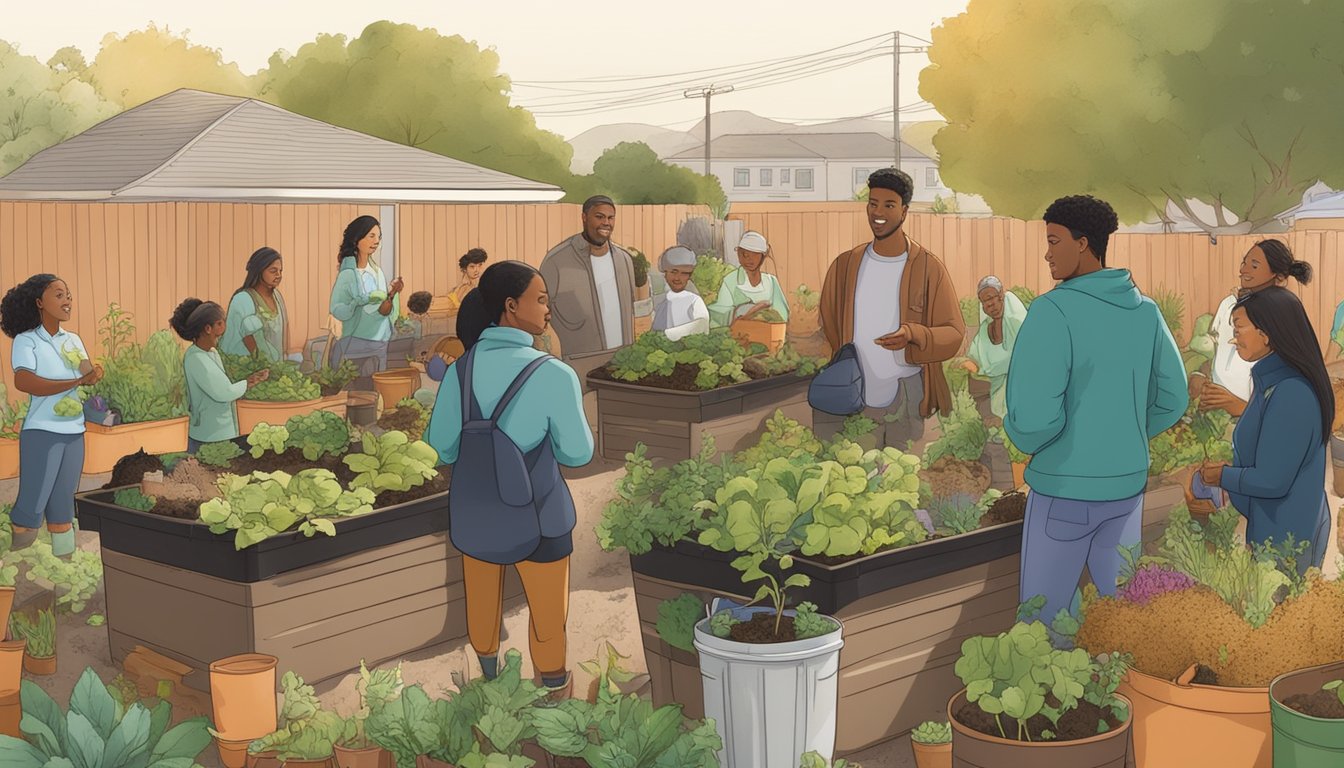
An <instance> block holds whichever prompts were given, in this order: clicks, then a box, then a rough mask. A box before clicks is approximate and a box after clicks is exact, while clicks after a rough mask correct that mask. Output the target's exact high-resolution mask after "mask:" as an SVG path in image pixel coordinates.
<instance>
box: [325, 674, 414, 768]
mask: <svg viewBox="0 0 1344 768" xmlns="http://www.w3.org/2000/svg"><path fill="white" fill-rule="evenodd" d="M402 688H403V684H402V680H401V665H400V664H398V665H397V666H395V667H393V668H391V669H375V670H372V671H370V670H369V668H368V667H367V666H365V664H364V660H363V659H360V660H359V682H357V683H355V691H356V692H357V693H358V694H359V711H357V712H356V713H355V714H353V715H351V716H350V717H349V718H347V719H346V721H345V729H344V732H343V733H342V735H341V739H340V745H341V746H343V747H348V748H350V749H367V748H368V747H371V746H373V742H372V741H371V740H370V739H369V737H368V729H367V723H368V719H369V717H371V716H372V715H373V713H374V711H375V710H381V709H382V708H383V707H385V706H387V705H388V704H390V703H391V702H393V701H396V700H397V699H398V698H399V697H400V696H401V691H402Z"/></svg>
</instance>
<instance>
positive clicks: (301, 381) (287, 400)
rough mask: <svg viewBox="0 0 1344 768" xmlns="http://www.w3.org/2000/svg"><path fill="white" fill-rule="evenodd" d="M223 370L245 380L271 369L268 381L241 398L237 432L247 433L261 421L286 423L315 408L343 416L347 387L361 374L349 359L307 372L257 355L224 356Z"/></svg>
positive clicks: (284, 362) (283, 361) (233, 377)
mask: <svg viewBox="0 0 1344 768" xmlns="http://www.w3.org/2000/svg"><path fill="white" fill-rule="evenodd" d="M222 358H223V361H224V371H225V373H227V374H228V376H229V379H230V380H232V381H242V380H243V379H246V378H247V377H248V376H251V375H252V374H254V373H256V372H258V371H261V370H263V369H265V370H268V371H270V376H269V377H268V378H267V379H266V381H263V382H260V383H258V384H256V385H255V386H253V387H251V388H249V389H248V390H247V394H246V395H244V396H243V397H242V398H241V399H240V400H238V404H237V408H238V433H239V434H241V435H247V434H250V433H251V432H252V430H253V429H256V427H257V425H258V424H283V423H285V422H286V421H288V420H289V419H290V418H292V417H294V416H302V415H304V414H307V413H312V412H313V411H329V412H331V413H334V414H335V415H337V416H341V417H344V416H345V409H346V400H347V395H346V394H345V393H344V392H343V390H344V389H345V387H346V386H347V385H348V384H349V383H350V382H352V381H354V380H355V378H356V377H357V376H358V375H359V369H358V367H357V366H356V365H355V363H354V362H352V361H350V360H346V361H343V362H342V363H341V364H340V365H339V366H338V367H336V368H322V369H319V370H316V371H313V372H312V373H308V374H305V373H303V372H302V370H301V369H300V366H299V364H298V363H294V362H291V361H288V360H267V359H266V358H263V357H258V356H255V355H223V356H222Z"/></svg>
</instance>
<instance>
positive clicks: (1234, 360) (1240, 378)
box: [1209, 295, 1255, 402]
mask: <svg viewBox="0 0 1344 768" xmlns="http://www.w3.org/2000/svg"><path fill="white" fill-rule="evenodd" d="M1236 304H1237V297H1236V296H1235V295H1233V296H1228V297H1227V298H1225V299H1223V303H1222V304H1219V305H1218V312H1217V314H1215V315H1214V316H1213V326H1212V328H1213V332H1214V334H1215V335H1216V336H1217V337H1218V341H1217V346H1215V347H1214V350H1213V364H1212V365H1210V366H1209V372H1210V373H1211V374H1212V376H1211V377H1210V378H1212V379H1213V383H1214V384H1217V385H1218V386H1220V387H1222V388H1224V389H1226V390H1227V391H1228V392H1231V393H1232V394H1234V395H1236V396H1237V397H1239V398H1241V399H1242V400H1245V401H1247V402H1249V401H1250V399H1251V386H1252V383H1251V368H1252V367H1254V365H1255V363H1248V362H1246V361H1245V360H1242V359H1241V355H1238V354H1237V348H1236V346H1234V345H1233V343H1232V342H1233V339H1232V332H1233V328H1232V309H1233V307H1235V306H1236Z"/></svg>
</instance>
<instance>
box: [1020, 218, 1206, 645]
mask: <svg viewBox="0 0 1344 768" xmlns="http://www.w3.org/2000/svg"><path fill="white" fill-rule="evenodd" d="M1045 222H1046V241H1047V243H1048V245H1047V249H1046V254H1045V260H1046V261H1047V262H1048V263H1049V264H1050V275H1051V277H1053V278H1054V279H1055V280H1058V281H1060V283H1059V285H1058V286H1056V287H1055V289H1054V290H1052V291H1050V292H1048V293H1046V294H1044V295H1043V296H1041V297H1040V298H1038V299H1037V300H1036V301H1034V302H1032V305H1031V308H1030V310H1028V312H1027V319H1026V320H1025V321H1024V322H1023V324H1022V329H1021V330H1020V331H1019V332H1018V336H1017V343H1016V345H1015V346H1014V347H1013V357H1012V362H1011V364H1010V366H1009V368H1008V395H1007V401H1008V416H1007V418H1006V419H1005V420H1004V427H1005V429H1006V430H1007V432H1008V436H1009V437H1010V438H1011V439H1012V441H1013V443H1014V444H1016V445H1017V447H1018V448H1019V449H1021V450H1022V452H1024V453H1027V454H1030V455H1031V462H1030V463H1029V464H1028V465H1027V472H1026V480H1027V484H1028V485H1029V486H1031V494H1030V495H1029V497H1028V500H1027V515H1026V521H1025V524H1024V528H1023V532H1022V577H1021V588H1020V592H1019V594H1020V597H1021V600H1022V601H1023V602H1025V601H1026V600H1028V599H1030V598H1032V597H1035V596H1037V595H1042V596H1044V597H1045V601H1046V602H1045V607H1044V609H1042V612H1041V616H1042V618H1043V619H1045V620H1046V622H1047V623H1048V622H1050V621H1051V620H1053V619H1054V618H1055V616H1056V615H1057V614H1058V612H1059V611H1060V610H1061V609H1069V608H1070V607H1071V601H1072V598H1073V595H1074V592H1075V590H1076V589H1077V586H1078V579H1079V577H1080V576H1081V575H1082V572H1083V566H1084V565H1086V566H1087V568H1088V571H1089V572H1090V573H1091V576H1092V580H1093V581H1094V582H1095V583H1096V585H1097V591H1098V592H1099V593H1100V594H1102V595H1112V594H1115V590H1116V583H1115V582H1116V579H1117V577H1118V576H1119V574H1120V568H1121V565H1122V563H1123V557H1122V556H1121V554H1120V548H1122V547H1133V546H1135V545H1137V544H1138V543H1139V539H1140V533H1141V527H1142V524H1143V491H1144V486H1145V485H1146V484H1147V480H1148V464H1149V457H1148V441H1149V440H1150V439H1152V437H1153V436H1154V435H1157V434H1159V433H1161V432H1163V431H1165V430H1167V429H1170V428H1171V427H1172V426H1174V425H1175V424H1176V422H1177V421H1179V420H1180V418H1181V416H1182V415H1183V414H1184V413H1185V409H1186V406H1187V405H1188V404H1189V393H1188V391H1187V389H1186V379H1185V367H1184V365H1183V364H1182V362H1181V355H1180V352H1179V351H1178V350H1177V348H1176V342H1175V340H1174V339H1173V338H1172V336H1171V331H1170V330H1169V329H1168V328H1167V324H1166V322H1165V321H1164V320H1163V319H1162V314H1161V313H1160V312H1159V311H1158V309H1157V305H1156V304H1154V303H1153V300H1152V299H1149V298H1147V297H1146V296H1144V295H1142V294H1141V293H1139V289H1138V287H1137V286H1135V285H1134V280H1133V278H1132V277H1131V276H1130V274H1129V271H1128V270H1124V269H1107V268H1106V243H1107V240H1108V239H1109V238H1110V236H1111V233H1113V232H1115V230H1116V228H1117V227H1118V225H1119V222H1118V220H1117V219H1116V215H1115V211H1114V210H1112V209H1111V206H1110V205H1108V204H1107V203H1105V202H1104V201H1102V200H1098V199H1096V198H1094V197H1090V196H1075V197H1065V198H1061V199H1059V200H1056V201H1055V202H1054V203H1052V204H1051V205H1050V207H1049V208H1048V209H1047V210H1046V212H1045Z"/></svg>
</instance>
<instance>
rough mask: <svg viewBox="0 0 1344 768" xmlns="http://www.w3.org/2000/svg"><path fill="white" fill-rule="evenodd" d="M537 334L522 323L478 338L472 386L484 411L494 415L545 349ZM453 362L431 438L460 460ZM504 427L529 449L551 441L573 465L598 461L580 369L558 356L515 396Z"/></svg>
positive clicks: (449, 457)
mask: <svg viewBox="0 0 1344 768" xmlns="http://www.w3.org/2000/svg"><path fill="white" fill-rule="evenodd" d="M532 343H533V339H532V335H531V334H529V333H527V332H526V331H522V330H519V329H517V328H500V327H497V326H492V327H490V328H486V329H485V332H484V333H482V334H481V338H480V340H479V341H477V342H476V346H475V347H474V349H475V350H476V364H475V365H474V367H473V370H472V389H473V390H474V393H475V395H476V402H477V403H478V404H479V405H480V408H481V415H483V416H485V417H486V418H489V417H490V415H491V414H492V413H493V412H494V410H495V405H496V404H498V403H499V399H500V398H501V397H503V396H504V390H506V389H508V387H509V384H511V383H513V380H514V379H515V378H517V376H518V374H519V373H522V371H523V368H525V367H527V364H528V363H530V362H532V361H533V360H535V359H537V358H538V357H540V356H541V355H543V354H545V353H543V352H541V351H538V350H536V349H533V348H532ZM457 366H458V363H456V362H455V363H453V364H452V365H451V366H449V367H448V372H447V373H446V374H445V375H444V377H443V382H442V383H441V384H440V385H439V394H438V397H437V399H436V400H435V401H434V412H433V415H432V416H430V418H429V428H428V429H427V430H426V432H425V434H426V438H425V441H426V442H428V443H429V444H430V445H432V446H434V449H435V450H437V451H438V452H439V460H440V461H441V462H443V463H444V464H453V463H454V462H456V461H457V449H458V446H459V444H460V443H461V439H462V388H461V387H460V386H458V382H457ZM499 428H500V429H501V430H503V431H504V434H506V435H508V436H509V438H510V439H511V440H513V442H514V443H515V444H517V446H518V448H519V449H520V450H521V451H522V452H523V453H527V452H528V451H530V450H532V449H533V448H536V447H537V446H538V445H541V441H542V440H550V441H551V449H552V450H553V451H554V452H555V460H556V461H558V462H559V463H560V464H562V465H564V466H567V467H581V466H583V465H585V464H587V463H588V462H589V461H592V458H593V433H592V431H591V429H589V427H588V418H587V417H586V416H584V413H583V393H582V391H581V390H580V389H579V377H578V375H577V374H575V373H574V369H573V368H570V367H569V366H568V365H565V364H564V363H562V362H560V361H559V360H558V359H552V360H549V361H547V362H546V363H545V364H544V365H542V366H541V368H539V369H537V371H536V373H534V374H532V378H530V379H528V380H527V383H526V384H524V385H523V388H522V389H521V390H520V391H519V392H518V394H517V396H515V397H514V398H513V403H512V404H511V405H510V406H509V408H508V410H507V411H506V412H505V413H504V415H503V418H501V419H500V422H499Z"/></svg>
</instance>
